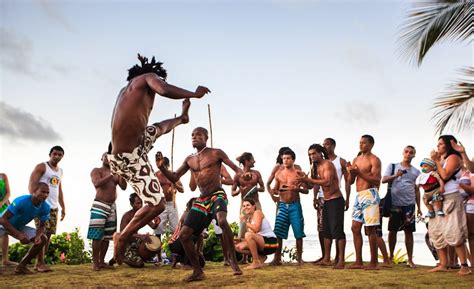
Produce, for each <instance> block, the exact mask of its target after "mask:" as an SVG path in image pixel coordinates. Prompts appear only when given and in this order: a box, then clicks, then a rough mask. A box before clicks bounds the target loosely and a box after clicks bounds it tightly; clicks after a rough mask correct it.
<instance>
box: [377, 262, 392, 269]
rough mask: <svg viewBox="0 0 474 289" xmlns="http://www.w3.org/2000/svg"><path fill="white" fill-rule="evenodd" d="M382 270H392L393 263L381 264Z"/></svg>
mask: <svg viewBox="0 0 474 289" xmlns="http://www.w3.org/2000/svg"><path fill="white" fill-rule="evenodd" d="M380 267H381V268H392V263H391V262H390V261H385V262H383V263H382V264H380Z"/></svg>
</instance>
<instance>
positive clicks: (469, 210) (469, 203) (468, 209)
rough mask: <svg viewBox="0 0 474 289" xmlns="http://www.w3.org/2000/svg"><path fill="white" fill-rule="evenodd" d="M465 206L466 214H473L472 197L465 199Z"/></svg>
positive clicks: (473, 204)
mask: <svg viewBox="0 0 474 289" xmlns="http://www.w3.org/2000/svg"><path fill="white" fill-rule="evenodd" d="M465 206H466V213H467V214H474V199H470V200H467V202H466V205H465Z"/></svg>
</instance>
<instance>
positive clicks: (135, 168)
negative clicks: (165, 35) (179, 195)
mask: <svg viewBox="0 0 474 289" xmlns="http://www.w3.org/2000/svg"><path fill="white" fill-rule="evenodd" d="M138 58H139V59H140V61H141V64H142V66H138V65H135V66H134V67H132V68H131V69H130V70H129V73H128V78H127V80H128V81H129V83H128V85H127V86H126V87H124V88H123V89H122V90H121V91H120V94H119V96H118V98H117V102H116V104H115V108H114V112H113V115H112V154H110V155H108V158H109V162H110V169H111V171H112V173H113V174H116V175H119V176H121V177H123V178H124V179H125V180H126V181H127V182H128V183H129V184H130V185H131V186H132V187H133V189H134V191H135V192H136V193H137V194H138V196H140V198H141V199H142V200H143V201H144V202H145V205H144V206H143V207H142V208H141V209H140V210H139V211H138V212H137V213H136V214H135V216H134V218H133V219H132V220H131V221H130V223H129V224H128V225H127V227H126V228H125V229H124V230H123V231H122V232H121V234H117V235H115V237H114V245H115V250H114V251H115V252H114V255H115V256H114V258H115V260H116V261H117V263H119V264H121V263H122V259H123V254H124V250H125V243H126V241H127V239H128V237H129V236H130V234H131V233H132V232H134V231H137V230H138V229H140V228H141V227H143V226H144V225H145V224H147V223H148V222H150V221H151V220H152V219H153V218H154V217H156V216H158V215H159V214H160V213H161V212H162V211H163V210H164V207H165V201H164V200H162V194H161V193H160V185H159V182H158V179H157V177H156V176H155V174H154V173H153V168H152V166H151V164H150V162H149V160H148V156H147V153H148V152H149V151H150V149H151V148H152V146H153V143H154V142H155V140H156V139H157V138H158V137H159V136H161V135H163V134H165V133H168V132H170V131H171V130H172V129H173V128H174V127H176V126H177V125H179V124H183V123H187V122H189V116H188V110H189V106H190V102H189V98H201V97H203V96H204V95H205V94H206V93H208V92H210V91H209V89H207V88H206V87H202V86H198V88H197V89H196V92H191V91H188V90H185V89H182V88H179V87H176V86H173V85H170V84H168V83H166V82H165V79H166V71H165V70H164V69H163V68H162V67H161V64H162V63H160V62H155V58H154V57H153V59H152V60H151V62H150V63H149V62H148V59H147V58H145V57H142V56H140V55H138ZM156 93H158V94H159V95H162V96H164V97H167V98H171V99H186V100H185V101H184V102H183V112H182V114H181V116H179V117H177V118H173V119H169V120H165V121H162V122H160V123H155V124H153V125H151V126H148V118H149V116H150V113H151V110H152V108H153V102H154V100H155V94H156Z"/></svg>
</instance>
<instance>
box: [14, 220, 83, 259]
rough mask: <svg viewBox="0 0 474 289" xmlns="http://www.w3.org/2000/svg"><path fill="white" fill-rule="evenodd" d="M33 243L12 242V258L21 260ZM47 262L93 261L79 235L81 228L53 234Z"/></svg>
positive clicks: (46, 257)
mask: <svg viewBox="0 0 474 289" xmlns="http://www.w3.org/2000/svg"><path fill="white" fill-rule="evenodd" d="M30 248H31V245H29V244H28V245H23V244H21V243H20V242H18V243H15V244H12V245H11V246H10V247H9V257H10V260H12V261H15V262H20V260H21V259H22V258H23V256H25V254H26V253H27V252H28V250H29V249H30ZM45 262H46V263H47V264H57V263H65V264H68V265H77V264H84V263H90V262H91V254H90V252H88V251H86V250H84V240H82V239H81V237H80V235H79V229H78V228H76V229H75V230H74V232H71V233H66V232H64V233H61V234H58V235H53V236H51V241H50V243H49V247H48V252H47V253H46V256H45Z"/></svg>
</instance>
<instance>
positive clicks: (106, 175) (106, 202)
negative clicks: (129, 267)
mask: <svg viewBox="0 0 474 289" xmlns="http://www.w3.org/2000/svg"><path fill="white" fill-rule="evenodd" d="M91 179H92V183H93V184H94V187H95V190H96V194H95V199H94V202H93V203H92V208H91V218H90V222H89V231H88V232H87V238H88V239H90V240H92V269H93V270H95V271H99V270H100V268H107V265H106V263H105V261H104V258H105V254H106V253H107V249H108V248H109V241H110V240H112V236H113V234H114V233H115V231H116V229H117V207H116V206H115V201H116V200H117V190H116V187H117V185H119V186H120V188H121V189H122V190H125V189H126V188H127V183H126V182H125V180H124V179H122V178H121V177H119V176H117V175H112V174H111V173H110V167H109V160H108V159H107V153H104V154H103V155H102V166H101V167H100V168H94V169H93V170H92V171H91Z"/></svg>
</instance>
